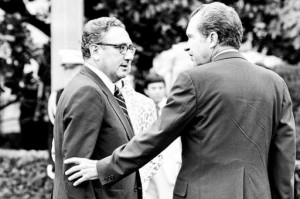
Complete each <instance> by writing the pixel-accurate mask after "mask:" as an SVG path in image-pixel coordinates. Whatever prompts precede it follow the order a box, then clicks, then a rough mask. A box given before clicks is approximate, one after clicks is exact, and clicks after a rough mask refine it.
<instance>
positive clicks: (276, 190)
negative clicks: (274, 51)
mask: <svg viewBox="0 0 300 199" xmlns="http://www.w3.org/2000/svg"><path fill="white" fill-rule="evenodd" d="M295 140H296V133H295V122H294V116H293V112H292V101H291V98H290V95H289V92H288V88H287V86H286V84H285V83H284V92H283V101H282V112H281V117H280V120H279V124H278V126H277V129H276V132H275V134H274V135H273V139H272V142H271V148H270V155H269V175H270V186H271V191H272V198H274V199H276V198H281V199H289V198H294V197H293V194H294V169H295V159H296V141H295Z"/></svg>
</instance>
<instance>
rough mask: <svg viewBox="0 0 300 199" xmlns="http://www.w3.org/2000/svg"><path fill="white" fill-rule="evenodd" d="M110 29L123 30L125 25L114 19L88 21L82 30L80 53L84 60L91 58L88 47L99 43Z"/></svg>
mask: <svg viewBox="0 0 300 199" xmlns="http://www.w3.org/2000/svg"><path fill="white" fill-rule="evenodd" d="M111 27H121V28H124V29H125V25H124V24H123V23H122V22H121V21H120V20H118V19H116V18H114V17H100V18H97V19H93V20H90V21H89V22H87V23H86V24H85V26H84V28H83V33H82V40H81V51H82V56H83V58H84V59H88V58H90V57H91V53H90V50H89V47H90V45H91V44H93V43H97V42H101V41H102V39H103V37H104V35H105V33H106V32H108V31H109V30H110V29H111Z"/></svg>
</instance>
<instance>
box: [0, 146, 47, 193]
mask: <svg viewBox="0 0 300 199" xmlns="http://www.w3.org/2000/svg"><path fill="white" fill-rule="evenodd" d="M47 155H48V153H47V152H46V151H24V150H20V151H14V150H0V179H1V180H0V198H3V199H6V198H7V199H8V198H10V199H17V198H22V199H33V198H36V199H43V198H45V199H48V198H51V193H52V188H53V182H52V180H51V179H50V178H48V177H47V174H46V166H47Z"/></svg>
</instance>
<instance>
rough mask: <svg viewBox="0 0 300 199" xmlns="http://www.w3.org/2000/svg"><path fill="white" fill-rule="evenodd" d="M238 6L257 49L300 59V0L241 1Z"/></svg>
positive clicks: (247, 36) (295, 60)
mask: <svg viewBox="0 0 300 199" xmlns="http://www.w3.org/2000/svg"><path fill="white" fill-rule="evenodd" d="M236 8H237V10H238V12H239V14H240V16H241V19H242V22H243V25H244V28H245V38H244V39H245V40H247V39H248V38H249V36H250V37H251V38H253V40H252V44H253V46H254V47H255V48H256V50H257V51H258V52H262V53H264V54H267V55H275V56H277V57H280V58H282V59H283V60H286V61H288V62H289V63H290V64H296V63H298V62H299V61H300V50H299V49H300V23H299V20H300V1H299V0H241V1H239V2H237V5H236Z"/></svg>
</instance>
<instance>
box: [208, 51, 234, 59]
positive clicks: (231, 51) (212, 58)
mask: <svg viewBox="0 0 300 199" xmlns="http://www.w3.org/2000/svg"><path fill="white" fill-rule="evenodd" d="M227 52H239V51H238V50H236V49H227V50H223V51H221V52H219V53H217V54H216V55H215V56H214V57H213V58H212V60H214V59H215V58H216V57H217V56H219V55H221V54H223V53H227Z"/></svg>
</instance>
